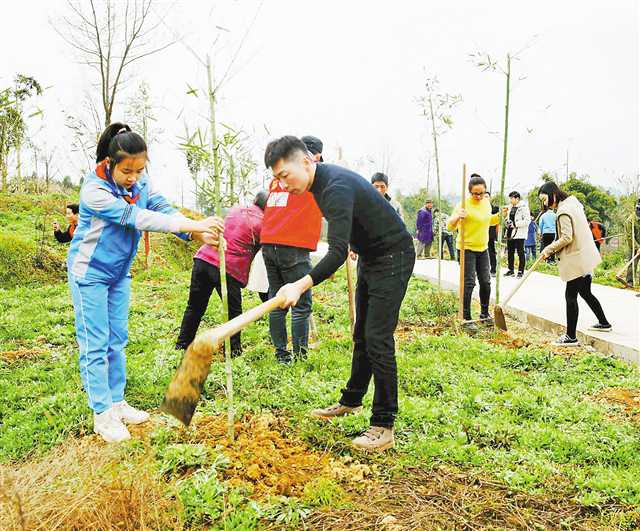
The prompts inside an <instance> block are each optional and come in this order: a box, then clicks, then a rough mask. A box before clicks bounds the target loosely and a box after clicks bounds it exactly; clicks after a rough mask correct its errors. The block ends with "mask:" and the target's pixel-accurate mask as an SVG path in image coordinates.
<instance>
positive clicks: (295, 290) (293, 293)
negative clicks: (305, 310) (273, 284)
mask: <svg viewBox="0 0 640 531" xmlns="http://www.w3.org/2000/svg"><path fill="white" fill-rule="evenodd" d="M301 295H302V291H301V290H300V288H299V287H298V286H296V283H295V282H293V283H292V284H285V285H284V286H282V287H281V288H280V289H279V290H278V293H276V297H284V300H283V301H282V304H280V308H282V309H283V310H286V309H287V308H291V306H295V305H296V304H298V300H299V299H300V296H301Z"/></svg>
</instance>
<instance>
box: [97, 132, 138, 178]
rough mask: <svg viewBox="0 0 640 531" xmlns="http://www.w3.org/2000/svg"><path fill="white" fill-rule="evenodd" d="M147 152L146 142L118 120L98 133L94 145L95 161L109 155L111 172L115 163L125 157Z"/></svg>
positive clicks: (99, 160) (100, 160)
mask: <svg viewBox="0 0 640 531" xmlns="http://www.w3.org/2000/svg"><path fill="white" fill-rule="evenodd" d="M146 154H147V143H146V142H145V141H144V138H142V137H141V136H140V135H139V134H138V133H134V132H133V131H131V127H129V126H128V125H127V124H123V123H120V122H116V123H112V124H111V125H109V126H108V127H107V128H106V129H105V130H104V131H103V132H102V134H101V135H100V140H98V145H97V147H96V162H102V161H103V160H104V159H106V158H107V157H109V167H110V169H111V171H112V172H113V169H114V168H115V166H116V164H118V163H119V162H120V161H122V160H123V159H125V158H127V157H135V156H139V155H145V156H146Z"/></svg>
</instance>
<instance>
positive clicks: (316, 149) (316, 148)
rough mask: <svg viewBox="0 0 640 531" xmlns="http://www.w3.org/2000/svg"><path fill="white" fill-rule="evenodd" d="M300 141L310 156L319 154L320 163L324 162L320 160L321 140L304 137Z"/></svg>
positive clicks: (313, 137) (308, 136) (314, 137)
mask: <svg viewBox="0 0 640 531" xmlns="http://www.w3.org/2000/svg"><path fill="white" fill-rule="evenodd" d="M300 140H302V141H303V142H304V145H305V146H307V149H308V150H309V152H310V153H311V154H312V155H317V154H318V153H319V154H320V162H324V160H323V159H322V140H320V139H319V138H318V137H317V136H311V135H306V136H303V137H302V138H301V139H300Z"/></svg>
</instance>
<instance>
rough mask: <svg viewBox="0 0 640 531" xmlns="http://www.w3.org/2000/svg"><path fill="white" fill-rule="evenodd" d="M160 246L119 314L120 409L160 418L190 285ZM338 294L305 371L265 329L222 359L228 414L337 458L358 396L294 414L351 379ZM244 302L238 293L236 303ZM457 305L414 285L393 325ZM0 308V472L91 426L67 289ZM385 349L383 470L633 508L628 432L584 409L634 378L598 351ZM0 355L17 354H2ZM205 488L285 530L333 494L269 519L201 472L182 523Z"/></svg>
mask: <svg viewBox="0 0 640 531" xmlns="http://www.w3.org/2000/svg"><path fill="white" fill-rule="evenodd" d="M16 201H17V200H16ZM20 209H23V210H20ZM14 211H15V212H16V213H17V214H16V216H15V219H14V221H11V218H10V216H9V215H7V214H6V212H5V211H4V210H2V209H0V214H1V215H4V216H5V218H1V219H4V220H5V221H6V222H7V223H8V226H10V227H12V228H13V229H16V230H17V229H19V228H20V227H22V228H23V229H24V230H25V231H26V227H27V225H28V223H26V222H25V221H24V217H25V215H26V214H28V212H29V210H28V206H25V205H24V204H23V203H22V202H20V201H17V202H16V203H15V204H14ZM20 212H22V213H20ZM167 241H168V240H167ZM177 244H178V245H180V242H177ZM162 245H163V247H162V250H163V252H166V256H167V258H165V257H162V260H164V262H165V263H166V264H167V265H166V267H165V268H164V269H162V268H160V267H158V265H159V263H160V262H161V261H160V260H159V261H158V262H156V265H155V266H154V267H152V268H151V269H150V270H149V271H141V270H140V269H139V268H137V269H136V270H135V272H134V280H133V291H132V301H131V309H130V314H129V316H130V317H129V330H130V342H129V346H128V349H127V356H128V362H127V364H128V387H127V399H128V400H129V401H130V402H131V403H132V404H134V405H136V406H139V407H143V408H147V409H155V408H157V407H158V405H159V403H160V401H161V400H162V397H163V395H164V391H165V389H166V386H167V383H168V382H169V379H170V378H171V376H172V375H173V373H174V371H175V368H176V366H177V364H178V363H179V360H180V353H178V352H176V351H175V350H174V349H173V345H174V342H175V338H176V335H177V331H178V327H179V323H180V320H181V317H182V312H183V310H184V306H185V304H186V300H187V295H188V285H189V277H190V272H189V271H188V270H185V269H184V264H185V263H188V258H189V255H188V252H190V250H189V249H186V250H185V249H184V248H180V251H179V252H180V253H183V254H184V256H181V257H179V258H177V259H175V260H174V259H172V258H171V256H170V255H171V254H172V253H173V252H174V251H172V248H171V247H168V246H170V245H174V243H173V242H169V243H166V246H165V244H164V243H163V244H162ZM55 278H57V277H55ZM346 293H347V290H346V283H345V278H344V274H343V273H340V274H339V275H337V277H336V279H335V280H334V281H328V282H326V283H325V284H323V285H322V286H320V287H318V288H316V289H315V290H314V297H315V300H314V313H315V315H316V321H317V324H318V329H319V338H320V341H319V345H318V348H316V349H314V350H313V351H312V352H311V353H310V356H309V358H308V360H306V361H304V362H298V363H296V364H294V365H293V366H291V367H283V366H280V365H278V364H277V363H276V362H275V358H274V355H273V350H272V347H271V345H270V342H269V337H268V326H267V321H266V319H263V320H261V321H259V322H258V323H255V324H254V325H252V326H251V327H250V328H249V329H247V330H246V331H245V333H243V344H244V347H245V353H244V355H243V356H242V357H239V358H236V359H234V360H233V371H234V386H235V393H236V401H237V402H236V409H237V412H238V415H240V414H242V413H245V412H262V411H268V410H271V411H274V412H276V413H277V414H279V415H284V416H286V417H287V418H288V419H289V421H290V429H291V430H292V431H294V432H295V433H296V434H297V435H299V436H301V437H302V438H303V439H305V440H306V441H307V442H308V443H309V444H310V445H311V446H312V447H314V448H317V449H321V450H325V449H327V448H330V449H331V450H330V451H331V452H332V453H334V454H348V453H350V452H351V450H350V447H349V440H350V438H352V437H353V436H354V435H355V434H357V433H359V432H360V431H361V430H362V429H363V428H365V427H366V426H367V424H368V414H369V411H370V405H371V393H369V394H368V395H367V397H366V399H365V411H364V412H363V413H361V414H359V415H356V416H353V417H347V418H343V419H339V420H337V421H336V422H334V423H333V424H325V423H318V422H316V421H314V420H312V419H310V418H308V416H307V415H306V414H307V411H308V410H309V409H310V408H313V407H318V406H323V405H327V404H329V403H332V402H334V401H336V400H337V399H338V397H339V389H340V388H341V387H342V386H343V385H344V384H345V381H346V379H347V377H348V374H349V368H350V361H351V355H350V349H351V339H350V337H349V334H348V328H349V323H348V311H347V296H346ZM258 303H259V301H258V299H257V297H256V296H255V295H254V294H250V293H249V292H245V301H244V306H245V308H248V307H250V306H252V305H256V304H258ZM456 303H457V301H456V298H455V297H454V296H453V295H451V294H438V293H437V291H436V290H435V288H434V287H433V286H431V285H429V284H427V283H424V282H421V281H417V280H413V281H412V282H411V284H410V286H409V290H408V293H407V297H406V299H405V303H404V305H403V308H402V313H401V320H402V321H403V323H405V324H411V323H413V324H414V325H421V324H424V323H425V322H428V321H431V320H434V319H438V318H439V317H441V316H443V315H451V314H452V313H454V312H455V309H456ZM0 308H2V312H0V463H16V462H19V461H23V460H26V459H30V458H33V457H37V456H41V455H44V454H46V453H47V452H48V451H49V450H50V449H51V448H52V447H54V446H56V445H59V444H61V443H63V442H64V441H65V439H67V438H68V437H70V436H80V435H83V434H86V433H89V432H90V431H91V424H92V421H91V417H90V412H89V409H88V407H87V405H86V398H85V396H84V393H83V391H82V389H81V384H80V377H79V372H78V367H77V345H76V342H75V334H74V326H73V309H72V306H71V300H70V295H69V293H68V288H67V285H66V283H64V282H56V281H53V282H48V283H42V282H32V283H30V284H23V283H21V282H12V283H9V284H8V285H7V284H5V287H3V288H0ZM221 317H222V316H221V307H220V303H219V300H218V299H217V298H216V297H215V296H214V297H213V298H212V302H211V304H210V307H209V309H208V311H207V314H206V316H205V319H204V322H203V325H202V327H203V328H204V327H208V326H213V325H215V324H217V323H219V322H221ZM397 350H398V367H399V396H400V414H399V417H398V420H397V425H396V437H397V447H396V450H395V451H394V452H390V453H387V454H385V455H384V456H382V457H375V458H372V459H373V460H374V461H375V462H377V463H380V464H382V465H383V466H382V468H383V469H384V470H387V471H393V472H395V473H402V472H403V470H404V469H405V468H406V467H416V466H419V467H433V466H438V465H440V464H448V465H450V466H455V467H456V468H458V469H460V470H471V471H479V472H482V473H486V474H488V475H490V476H492V477H494V478H497V479H498V480H499V481H501V482H504V483H505V484H507V485H509V486H510V487H512V488H513V489H518V490H523V491H527V492H531V493H541V494H555V495H557V494H558V492H560V493H561V494H562V495H563V496H565V497H566V498H567V499H576V500H578V501H579V502H580V503H582V504H584V505H586V506H589V507H594V510H596V511H597V507H607V506H611V505H612V504H623V505H633V506H638V505H640V482H639V481H638V479H637V478H638V477H640V461H639V460H638V455H640V427H639V426H638V425H637V424H634V423H633V422H631V421H630V420H629V418H628V417H625V416H624V415H620V414H618V412H617V411H616V410H615V409H612V408H609V407H607V406H606V405H604V404H601V403H598V402H597V401H594V400H592V399H591V397H592V396H593V395H594V394H596V393H597V392H598V391H599V390H601V389H603V388H606V387H615V386H621V387H627V388H639V387H640V371H639V370H638V368H636V367H632V366H629V365H627V364H625V363H624V362H621V361H619V360H615V359H612V358H610V357H605V356H601V355H599V354H596V353H586V352H583V353H580V354H577V355H575V356H572V357H562V356H558V355H554V354H552V353H550V352H549V351H547V350H545V349H543V348H541V347H539V346H535V345H533V346H529V347H524V348H518V349H516V348H506V347H502V346H496V345H494V344H491V343H488V342H487V341H485V340H484V339H483V338H481V337H480V338H469V337H466V336H458V335H455V330H454V329H451V330H449V334H445V335H442V336H430V335H428V334H427V333H417V334H414V335H413V336H411V339H407V340H403V341H402V342H399V343H398V349H397ZM9 351H13V352H14V353H15V352H16V351H17V352H22V353H25V357H22V358H20V357H18V358H17V359H10V358H9V357H8V356H6V355H5V356H3V355H2V352H5V353H6V352H9ZM13 357H15V356H13ZM224 382H225V374H224V368H223V365H222V364H221V363H214V364H213V366H212V369H211V374H210V376H209V379H208V381H207V384H206V387H205V392H204V399H203V401H202V402H201V403H200V405H199V411H203V412H208V413H222V412H224V411H225V410H226V400H225V394H224ZM191 450H193V449H186V450H185V449H184V448H182V447H180V446H174V447H171V448H170V450H169V451H168V452H167V453H164V454H162V455H159V457H158V459H159V460H160V463H161V464H162V463H164V464H163V465H161V466H166V467H167V469H168V470H173V469H175V468H179V467H182V466H187V465H189V464H190V463H191V462H195V461H198V462H199V461H201V460H202V459H203V454H202V455H201V453H198V452H195V453H193V455H192V454H191V453H189V452H191ZM365 459H366V458H365ZM219 491H224V492H225V493H226V494H225V496H228V497H229V498H232V497H234V496H236V497H238V499H242V500H244V501H242V502H238V505H239V506H242V507H244V509H242V510H241V511H239V512H237V514H235V515H234V516H233V518H237V519H238V521H239V522H241V523H240V524H238V525H240V527H242V528H252V527H253V526H254V525H256V524H255V522H257V521H258V520H259V519H261V518H269V515H270V514H271V512H269V511H272V512H273V514H272V515H271V518H273V519H277V518H281V517H282V518H285V520H286V521H287V522H290V523H291V525H293V526H294V527H295V526H296V525H298V524H297V523H296V522H299V521H300V519H302V518H304V517H305V516H306V515H307V514H308V512H309V509H308V508H309V507H312V506H322V507H325V506H332V505H333V504H334V501H335V500H339V499H341V498H342V493H341V492H340V487H339V486H338V485H335V484H333V483H332V482H327V481H325V480H319V481H318V483H317V484H310V485H309V487H308V489H306V491H305V499H304V500H302V501H296V500H290V499H282V500H279V501H275V502H273V503H272V505H271V506H270V507H271V509H268V510H267V509H264V508H263V509H259V508H258V507H257V506H253V505H250V504H249V502H248V501H247V499H246V497H245V496H244V494H242V493H239V492H236V491H234V490H233V489H228V487H227V486H225V485H222V484H220V483H219V482H218V481H217V479H216V477H215V475H207V473H206V470H204V469H203V471H202V472H201V473H200V474H199V475H194V476H193V479H192V480H191V482H190V483H185V485H184V488H183V489H182V490H181V492H180V496H181V499H182V502H183V503H184V504H185V505H186V506H187V507H189V508H190V509H189V511H191V513H189V514H190V516H189V517H188V518H187V520H191V521H192V522H200V523H202V522H205V521H208V522H210V521H211V520H212V517H211V515H203V514H200V513H199V512H198V511H200V510H202V506H201V505H200V504H199V502H198V501H197V500H199V499H202V498H207V499H208V498H211V499H214V498H215V497H216V495H215V493H216V492H219ZM194 500H195V501H194ZM208 507H209V508H208V509H207V510H210V511H212V514H214V513H215V511H218V510H219V508H217V506H216V505H215V503H213V502H211V504H209V506H208ZM265 515H266V516H265ZM282 515H284V516H282ZM194 525H196V526H197V525H199V524H194ZM243 526H244V527H243Z"/></svg>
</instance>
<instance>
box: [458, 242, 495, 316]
mask: <svg viewBox="0 0 640 531" xmlns="http://www.w3.org/2000/svg"><path fill="white" fill-rule="evenodd" d="M458 261H460V257H458ZM476 275H477V276H478V283H479V284H480V314H481V315H482V316H483V317H486V316H488V315H489V298H490V297H491V275H490V274H489V253H488V252H487V251H482V252H477V251H470V250H469V249H466V250H465V252H464V295H463V299H462V315H463V318H464V319H466V320H470V319H471V297H472V296H473V288H475V287H476Z"/></svg>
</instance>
